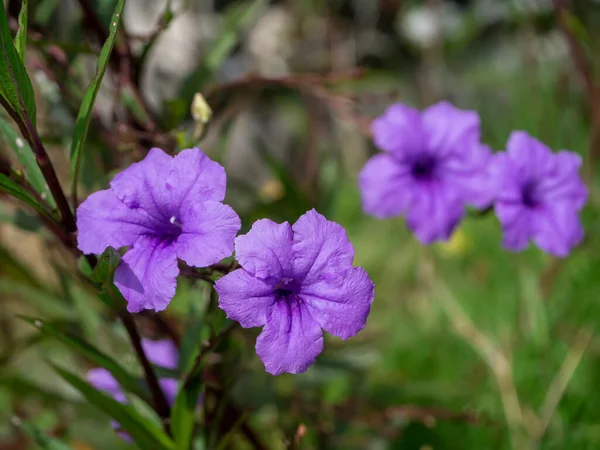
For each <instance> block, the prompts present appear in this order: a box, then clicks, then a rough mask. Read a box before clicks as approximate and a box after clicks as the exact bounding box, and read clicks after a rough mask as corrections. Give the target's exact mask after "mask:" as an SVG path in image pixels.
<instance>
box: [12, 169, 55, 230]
mask: <svg viewBox="0 0 600 450" xmlns="http://www.w3.org/2000/svg"><path fill="white" fill-rule="evenodd" d="M0 191H4V192H6V193H7V194H9V195H12V196H13V197H15V198H18V199H19V200H21V201H24V202H25V203H27V204H28V205H29V206H31V207H32V208H34V209H35V210H36V211H38V212H39V213H41V214H43V215H44V216H46V217H48V218H49V219H50V220H54V216H52V214H51V213H50V212H49V211H47V210H46V208H44V206H43V205H42V204H41V203H40V202H38V201H37V199H36V198H35V197H34V196H33V195H31V194H30V193H29V192H27V191H26V190H25V188H24V187H23V186H21V185H20V184H19V183H17V182H16V181H14V180H11V179H10V178H9V177H7V176H6V175H4V174H1V173H0Z"/></svg>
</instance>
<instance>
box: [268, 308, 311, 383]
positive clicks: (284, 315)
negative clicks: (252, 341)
mask: <svg viewBox="0 0 600 450" xmlns="http://www.w3.org/2000/svg"><path fill="white" fill-rule="evenodd" d="M322 350H323V333H322V331H321V327H320V326H319V324H318V323H317V322H315V320H314V319H313V318H312V317H311V314H310V312H309V311H308V310H307V308H306V307H305V306H304V305H302V303H301V302H289V303H288V302H286V301H279V302H277V303H275V304H274V305H273V306H272V307H271V309H270V314H269V317H268V319H267V323H266V325H265V327H264V328H263V331H262V333H261V334H260V335H259V336H258V339H257V340H256V353H257V354H258V356H259V357H260V359H261V360H262V362H263V364H264V365H265V369H266V371H267V372H269V373H270V374H272V375H280V374H282V373H284V372H289V373H300V372H304V371H306V369H308V367H309V366H310V365H311V364H313V363H314V362H315V360H316V358H317V356H318V355H319V354H320V353H321V351H322Z"/></svg>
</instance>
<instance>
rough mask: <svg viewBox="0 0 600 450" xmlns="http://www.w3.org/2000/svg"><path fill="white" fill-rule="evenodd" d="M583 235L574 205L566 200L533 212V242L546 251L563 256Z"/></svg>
mask: <svg viewBox="0 0 600 450" xmlns="http://www.w3.org/2000/svg"><path fill="white" fill-rule="evenodd" d="M583 236H584V232H583V227H582V226H581V222H580V221H579V216H578V214H577V210H576V205H574V204H572V203H570V202H568V201H563V202H558V203H554V204H552V205H549V206H548V207H547V208H544V209H543V210H540V211H537V212H536V214H535V231H534V235H533V242H535V244H536V245H537V246H538V247H539V248H541V249H542V250H544V251H545V252H547V253H550V254H552V255H554V256H558V257H565V256H567V255H568V254H569V252H570V251H571V249H572V248H573V247H575V246H576V245H578V244H579V243H580V242H581V241H582V240H583Z"/></svg>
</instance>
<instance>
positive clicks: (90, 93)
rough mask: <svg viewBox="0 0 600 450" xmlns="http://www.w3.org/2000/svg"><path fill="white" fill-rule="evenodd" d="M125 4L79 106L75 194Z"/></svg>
mask: <svg viewBox="0 0 600 450" xmlns="http://www.w3.org/2000/svg"><path fill="white" fill-rule="evenodd" d="M124 6H125V0H118V2H117V6H116V7H115V12H114V13H113V16H112V19H111V20H110V33H109V35H108V39H107V40H106V42H105V43H104V45H103V46H102V50H100V56H99V57H98V67H97V69H96V76H94V79H93V80H92V82H91V83H90V85H89V86H88V88H87V89H86V91H85V94H84V95H83V101H82V102H81V107H80V108H79V113H78V114H77V121H76V123H75V133H74V135H73V141H72V143H71V192H72V193H73V195H74V196H76V194H77V182H78V180H79V170H80V167H81V159H82V156H83V154H82V151H83V146H84V145H85V141H86V138H87V133H88V128H89V126H90V119H91V118H92V110H93V108H94V103H95V102H96V95H97V94H98V90H99V89H100V84H101V83H102V78H103V77H104V73H105V72H106V68H107V66H108V62H109V59H110V54H111V53H112V50H113V47H114V46H115V40H116V38H117V29H118V28H119V22H120V20H121V16H122V15H123V7H124Z"/></svg>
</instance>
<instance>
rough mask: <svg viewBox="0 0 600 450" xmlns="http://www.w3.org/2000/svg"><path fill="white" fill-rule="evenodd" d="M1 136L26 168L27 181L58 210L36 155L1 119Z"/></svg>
mask: <svg viewBox="0 0 600 450" xmlns="http://www.w3.org/2000/svg"><path fill="white" fill-rule="evenodd" d="M0 135H2V136H3V137H4V141H5V142H6V144H7V145H8V146H9V147H10V148H12V149H13V151H14V152H15V155H17V158H18V159H19V162H20V163H21V164H22V165H23V167H24V168H25V173H26V174H27V180H28V181H29V183H30V184H31V186H32V187H33V188H34V189H35V190H36V191H37V192H38V193H39V194H40V195H41V196H42V198H44V199H45V200H46V202H47V203H48V204H49V205H50V207H52V208H56V203H55V202H54V197H53V196H52V195H51V193H50V189H48V186H47V185H46V180H45V179H44V175H43V174H42V171H41V170H40V167H39V166H38V164H37V161H36V159H35V155H34V153H33V150H31V147H30V146H29V144H28V143H27V141H26V140H25V139H23V138H22V137H21V136H20V134H19V133H17V131H16V130H15V129H14V128H13V127H12V126H11V125H10V124H9V123H8V122H6V121H4V120H3V119H2V118H0Z"/></svg>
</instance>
